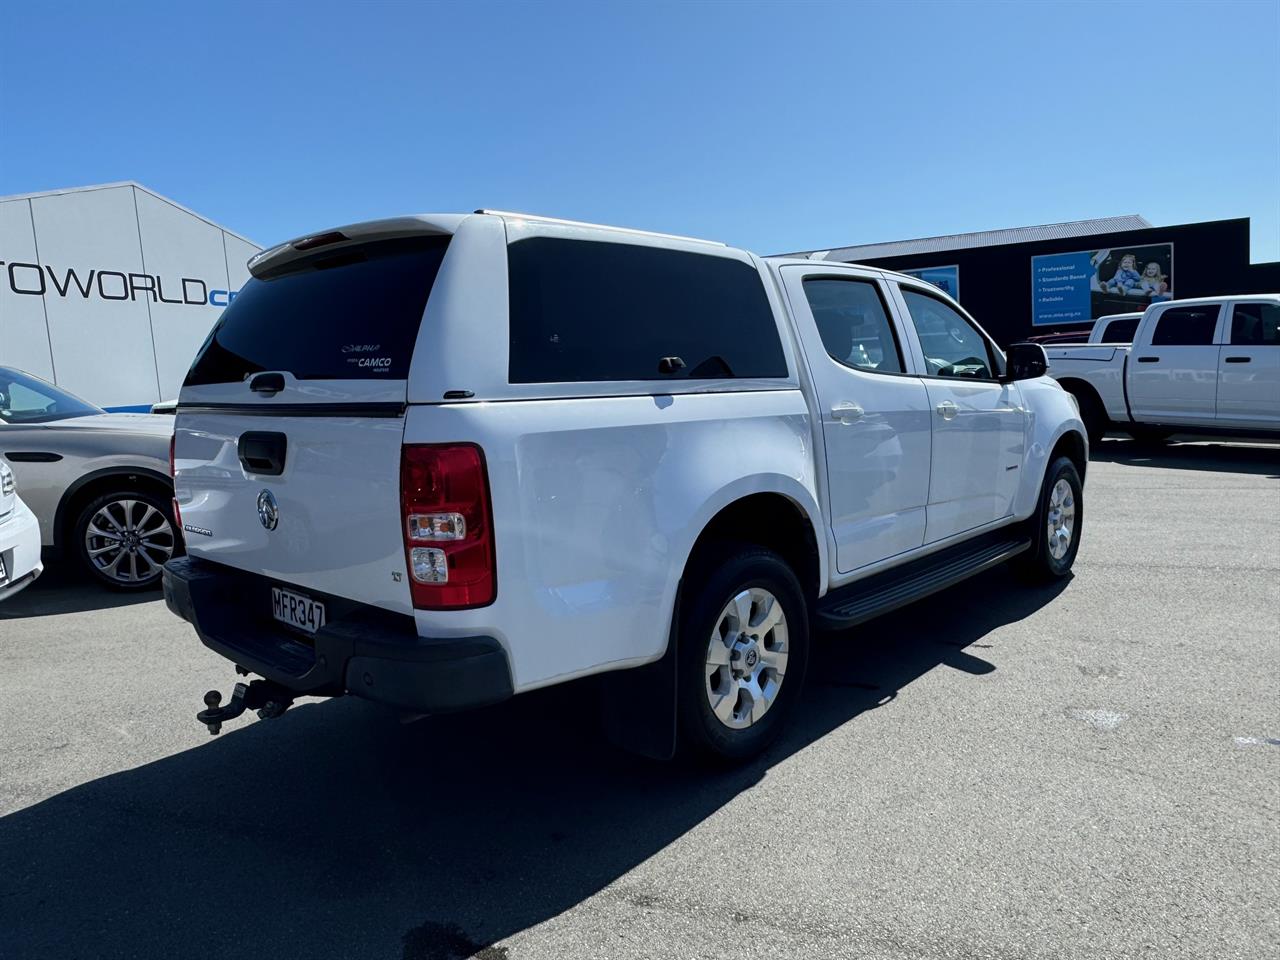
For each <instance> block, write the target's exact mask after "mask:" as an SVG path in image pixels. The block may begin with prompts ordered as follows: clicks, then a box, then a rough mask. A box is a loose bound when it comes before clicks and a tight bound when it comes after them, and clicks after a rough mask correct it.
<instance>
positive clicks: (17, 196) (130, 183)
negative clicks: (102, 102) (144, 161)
mask: <svg viewBox="0 0 1280 960" xmlns="http://www.w3.org/2000/svg"><path fill="white" fill-rule="evenodd" d="M117 187H133V189H135V190H141V191H142V192H143V193H145V194H147V195H148V196H152V197H155V198H156V199H157V200H162V201H164V202H165V203H167V204H169V206H171V207H176V208H177V209H179V210H181V211H182V212H183V213H185V214H188V215H190V216H193V217H195V218H196V219H197V220H203V221H204V222H205V223H207V224H209V226H211V227H217V228H218V229H219V230H221V231H222V232H223V233H226V234H229V235H231V236H233V237H235V238H236V239H237V240H241V241H243V242H245V243H247V244H249V245H250V246H252V247H257V248H258V249H259V250H261V249H262V244H260V243H258V242H257V241H254V240H250V239H249V238H248V237H246V236H245V235H244V234H242V233H236V231H234V230H232V229H230V228H229V227H224V226H223V225H222V224H220V223H215V222H214V221H212V220H210V219H209V218H208V217H206V216H205V215H204V214H201V213H196V211H194V210H192V209H191V208H190V207H184V206H183V205H182V204H180V203H178V201H176V200H172V199H170V198H169V197H166V196H165V195H164V194H162V193H156V192H155V191H154V190H152V189H151V188H150V187H147V186H143V185H142V184H141V183H139V182H138V181H137V180H117V181H116V182H114V183H94V184H89V185H88V186H84V187H63V188H62V189H60V190H40V191H37V192H35V193H12V194H9V195H8V196H3V197H0V203H4V202H5V201H7V200H36V199H39V198H40V197H57V196H61V195H63V194H67V193H88V192H89V191H90V190H113V189H115V188H117Z"/></svg>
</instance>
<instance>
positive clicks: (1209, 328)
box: [1128, 303, 1220, 426]
mask: <svg viewBox="0 0 1280 960" xmlns="http://www.w3.org/2000/svg"><path fill="white" fill-rule="evenodd" d="M1219 311H1220V307H1219V305H1218V304H1216V303H1209V304H1192V305H1190V306H1184V307H1179V306H1170V307H1166V308H1165V309H1164V310H1162V311H1161V312H1160V313H1159V314H1158V315H1157V316H1156V318H1155V329H1154V330H1153V331H1152V332H1151V342H1150V343H1149V344H1145V345H1143V346H1138V345H1137V344H1134V346H1133V348H1132V349H1131V350H1130V352H1129V370H1128V388H1129V409H1130V410H1131V411H1133V418H1134V419H1135V420H1137V421H1138V422H1140V423H1187V424H1197V423H1198V424H1203V425H1206V426H1212V425H1213V424H1214V421H1215V416H1216V414H1215V406H1216V402H1217V393H1218V354H1219V350H1218V347H1217V346H1216V345H1215V344H1216V340H1215V339H1214V333H1215V331H1216V330H1217V326H1218V313H1219Z"/></svg>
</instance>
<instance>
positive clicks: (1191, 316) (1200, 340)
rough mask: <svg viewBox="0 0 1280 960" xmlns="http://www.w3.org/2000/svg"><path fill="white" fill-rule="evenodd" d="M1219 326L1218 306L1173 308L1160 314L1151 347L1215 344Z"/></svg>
mask: <svg viewBox="0 0 1280 960" xmlns="http://www.w3.org/2000/svg"><path fill="white" fill-rule="evenodd" d="M1217 325H1218V306H1217V304H1210V305H1208V306H1204V307H1172V308H1170V309H1168V310H1166V311H1165V312H1164V313H1162V314H1160V319H1159V320H1157V321H1156V329H1155V332H1154V333H1152V334H1151V345H1152V346H1155V347H1197V346H1204V345H1205V344H1210V343H1213V328H1214V327H1216V326H1217Z"/></svg>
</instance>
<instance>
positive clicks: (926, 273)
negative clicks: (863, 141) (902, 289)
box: [898, 264, 960, 300]
mask: <svg viewBox="0 0 1280 960" xmlns="http://www.w3.org/2000/svg"><path fill="white" fill-rule="evenodd" d="M898 272H899V273H905V274H906V275H907V276H909V277H915V278H917V279H918V280H923V281H924V282H925V283H932V284H933V285H934V286H935V287H937V288H938V289H939V290H941V291H942V292H943V293H945V294H947V295H948V296H950V297H951V298H952V299H953V300H959V299H960V268H959V267H958V266H956V265H954V264H952V265H951V266H948V267H916V268H915V269H913V270H899V271H898Z"/></svg>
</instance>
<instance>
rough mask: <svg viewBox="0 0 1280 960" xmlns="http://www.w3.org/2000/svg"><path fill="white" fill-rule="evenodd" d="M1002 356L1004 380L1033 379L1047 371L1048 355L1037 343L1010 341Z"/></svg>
mask: <svg viewBox="0 0 1280 960" xmlns="http://www.w3.org/2000/svg"><path fill="white" fill-rule="evenodd" d="M1004 356H1005V363H1006V370H1007V371H1008V372H1007V373H1006V374H1005V377H1004V379H1005V380H1034V379H1035V378H1036V377H1043V376H1044V375H1045V374H1046V373H1048V372H1049V355H1048V354H1046V353H1045V352H1044V347H1042V346H1040V344H1038V343H1026V342H1023V343H1011V344H1009V349H1008V351H1006V353H1005V355H1004Z"/></svg>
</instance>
